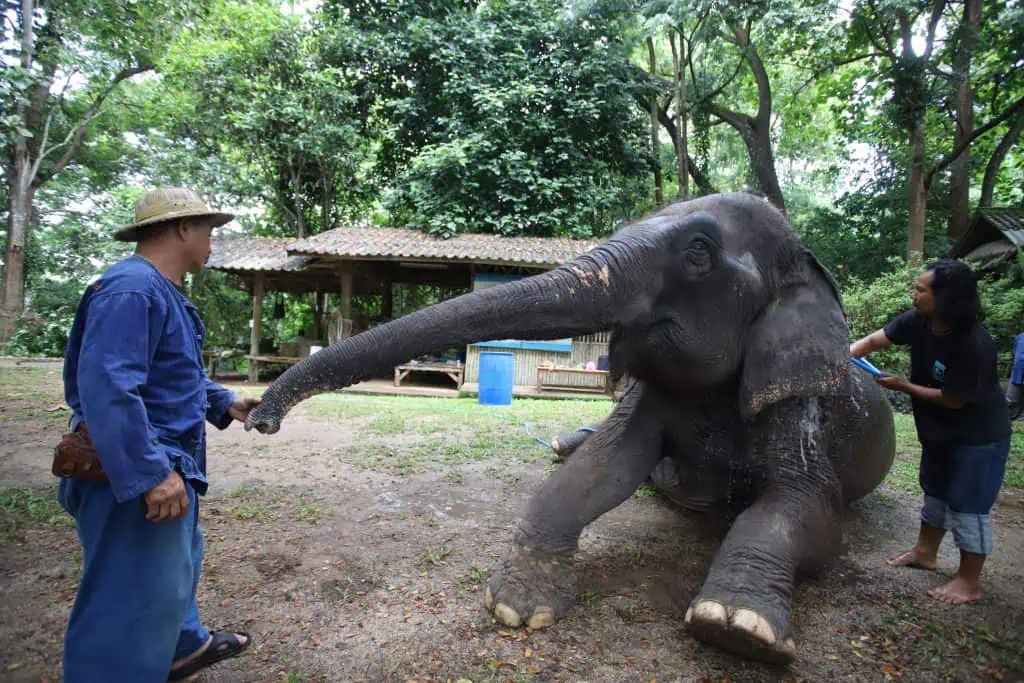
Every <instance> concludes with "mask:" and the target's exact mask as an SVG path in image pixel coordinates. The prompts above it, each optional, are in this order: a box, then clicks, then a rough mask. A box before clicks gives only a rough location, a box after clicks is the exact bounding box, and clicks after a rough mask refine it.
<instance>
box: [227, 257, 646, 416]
mask: <svg viewBox="0 0 1024 683" xmlns="http://www.w3.org/2000/svg"><path fill="white" fill-rule="evenodd" d="M640 242H641V245H640V246H641V247H643V246H644V245H643V243H645V242H646V243H647V244H646V247H647V248H646V249H645V248H639V249H638V245H637V243H636V241H635V240H634V241H632V242H631V244H630V245H629V248H628V249H627V247H626V245H625V244H624V243H622V242H621V241H619V240H615V239H613V240H611V241H609V242H606V243H604V244H602V245H601V246H599V247H597V248H595V249H594V250H592V251H590V252H588V253H587V254H584V255H583V256H581V257H579V258H577V259H575V260H574V261H571V262H568V263H566V264H563V265H562V266H559V267H558V268H556V269H554V270H552V271H549V272H547V273H543V274H540V275H535V276H532V277H529V278H524V279H522V280H518V281H515V282H511V283H508V284H504V285H497V286H493V287H489V288H487V289H485V290H481V291H478V292H472V293H469V294H464V295H462V296H459V297H457V298H454V299H451V300H449V301H445V302H443V303H440V304H436V305H433V306H429V307H427V308H424V309H421V310H419V311H416V312H415V313H411V314H409V315H406V316H404V317H402V318H399V319H398V320H393V321H391V322H388V323H385V324H383V325H380V326H378V327H375V328H373V329H371V330H368V331H366V332H363V333H361V334H358V335H356V336H354V337H350V338H348V339H344V340H342V341H340V342H338V343H337V344H333V345H332V346H329V347H327V348H325V349H323V350H322V351H320V352H318V353H316V354H314V355H312V356H310V357H308V358H305V359H303V360H302V361H301V362H299V363H297V364H296V365H293V366H292V367H291V368H289V369H288V370H287V371H286V372H284V373H283V374H282V375H281V376H280V377H279V378H277V379H276V380H275V381H274V382H273V383H272V384H271V385H270V387H268V388H267V390H266V392H265V393H264V394H263V399H262V403H261V404H260V405H259V406H258V407H257V408H256V409H255V410H253V411H252V412H251V413H250V417H249V420H248V421H247V422H246V430H249V429H252V428H254V427H255V428H256V429H258V430H259V431H261V432H263V433H274V432H276V431H277V430H278V428H279V427H280V422H281V420H283V419H284V416H285V415H286V414H287V413H288V411H289V410H291V408H293V407H294V406H295V405H296V404H297V403H299V402H300V401H303V400H305V399H307V398H309V397H311V396H314V395H316V394H320V393H323V392H328V391H337V390H340V389H343V388H344V387H347V386H350V385H352V384H355V383H358V382H360V381H363V380H366V379H369V378H371V377H374V376H377V375H378V374H380V373H384V372H388V371H390V370H391V369H392V368H394V366H396V365H400V364H402V363H406V362H408V361H409V360H411V359H412V358H415V357H416V356H419V355H423V354H428V353H440V352H442V351H444V350H446V349H449V348H451V347H458V346H464V345H466V344H471V343H473V342H481V341H491V340H496V339H508V338H516V339H559V338H563V337H570V336H577V335H582V334H591V333H594V332H597V331H601V330H606V329H611V328H612V327H613V326H615V325H616V324H619V323H621V322H622V320H623V315H627V316H628V315H629V311H630V310H632V309H634V308H635V306H632V305H631V304H632V303H633V302H634V301H635V300H636V298H637V295H638V293H639V292H649V291H653V290H652V289H651V288H650V287H648V286H645V284H646V283H643V282H640V281H639V279H640V278H645V279H646V278H649V277H654V276H653V275H648V274H646V273H652V272H657V270H656V269H645V268H640V267H638V266H637V264H636V263H632V262H633V261H635V260H636V259H638V258H643V257H646V256H648V255H649V252H650V250H652V249H654V244H653V241H652V240H640ZM644 252H648V253H647V254H645V253H644ZM645 265H649V264H645ZM645 271H646V273H645Z"/></svg>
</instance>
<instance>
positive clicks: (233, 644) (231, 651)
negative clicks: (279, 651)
mask: <svg viewBox="0 0 1024 683" xmlns="http://www.w3.org/2000/svg"><path fill="white" fill-rule="evenodd" d="M236 634H237V635H239V636H244V637H245V644H244V645H243V644H242V642H241V641H240V640H238V638H237V637H236ZM212 635H213V640H211V641H210V644H209V645H208V646H207V648H206V649H205V650H203V654H201V655H199V656H198V657H196V658H195V659H193V660H192V661H190V662H189V663H188V664H183V665H181V666H180V667H178V668H176V669H171V674H170V676H169V677H168V679H167V680H169V681H180V680H181V679H183V678H188V677H189V676H191V675H192V674H194V673H196V672H197V671H200V670H201V669H205V668H206V667H208V666H210V665H212V664H216V663H217V662H219V661H221V660H224V659H229V658H231V657H237V656H238V655H240V654H242V653H243V652H244V651H245V650H246V649H247V648H248V647H249V646H250V645H252V636H250V635H249V634H248V633H246V632H245V631H235V632H234V633H232V632H231V631H214V632H213V634H212Z"/></svg>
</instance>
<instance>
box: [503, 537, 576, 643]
mask: <svg viewBox="0 0 1024 683" xmlns="http://www.w3.org/2000/svg"><path fill="white" fill-rule="evenodd" d="M572 562H573V560H572V556H571V555H548V554H543V553H539V552H537V551H534V550H530V549H527V548H522V547H518V548H516V549H515V550H513V551H512V554H511V555H509V557H508V558H507V559H505V560H504V561H502V562H501V563H499V564H498V566H497V567H496V568H495V569H494V570H493V571H492V572H491V578H490V579H489V580H488V581H487V592H486V594H485V595H484V603H485V604H486V606H487V609H488V611H490V612H491V613H492V614H493V615H494V618H495V619H497V620H498V621H500V622H501V623H503V624H505V625H506V626H512V627H517V626H522V625H525V626H528V627H529V628H532V629H541V628H545V627H547V626H551V625H552V624H553V623H555V621H557V620H558V619H561V618H562V617H564V616H565V614H566V612H568V611H569V607H571V606H572V603H573V601H574V600H575V599H576V575H575V573H574V572H573V570H572Z"/></svg>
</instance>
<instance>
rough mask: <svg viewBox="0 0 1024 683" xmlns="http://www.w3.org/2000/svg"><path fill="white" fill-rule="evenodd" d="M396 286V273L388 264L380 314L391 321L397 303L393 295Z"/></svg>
mask: <svg viewBox="0 0 1024 683" xmlns="http://www.w3.org/2000/svg"><path fill="white" fill-rule="evenodd" d="M394 286H395V278H394V271H393V270H392V266H391V264H388V267H387V273H386V274H385V275H384V300H383V301H381V304H380V313H381V315H382V316H383V317H384V319H385V320H391V317H392V316H393V315H394V310H395V301H394V297H393V295H392V293H391V290H392V288H393V287H394Z"/></svg>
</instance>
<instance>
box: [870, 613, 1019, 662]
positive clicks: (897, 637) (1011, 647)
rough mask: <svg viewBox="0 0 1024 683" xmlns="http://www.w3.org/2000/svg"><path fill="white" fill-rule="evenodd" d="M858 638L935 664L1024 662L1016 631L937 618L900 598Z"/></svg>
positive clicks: (910, 658) (902, 654) (901, 655)
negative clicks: (873, 628) (1001, 631)
mask: <svg viewBox="0 0 1024 683" xmlns="http://www.w3.org/2000/svg"><path fill="white" fill-rule="evenodd" d="M861 640H862V641H864V642H865V643H866V644H867V645H869V646H874V647H876V648H878V649H883V648H886V649H888V648H891V647H893V646H896V647H898V648H899V651H898V652H899V655H900V659H902V660H904V661H917V662H922V661H923V662H927V663H928V664H931V665H933V666H936V667H948V666H949V665H950V664H953V665H954V666H955V664H956V663H957V662H986V663H987V664H988V666H989V667H991V668H994V669H996V670H998V669H1004V670H1019V668H1020V667H1021V666H1022V665H1024V645H1022V644H1021V642H1020V640H1019V639H1018V638H1017V637H1016V634H1015V633H1005V634H997V633H995V632H993V631H992V630H991V629H989V627H988V626H986V625H985V624H969V623H957V622H956V621H955V620H936V619H933V618H931V615H928V614H922V613H921V612H919V610H918V608H917V607H916V605H914V604H913V603H907V602H902V601H897V602H895V603H891V604H890V609H889V612H888V614H886V615H885V619H884V622H883V625H882V628H881V629H880V630H879V631H878V632H874V633H871V634H869V635H867V636H861ZM950 673H951V674H952V672H950ZM951 678H953V679H956V678H962V677H961V676H957V675H952V676H951Z"/></svg>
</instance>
